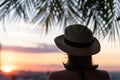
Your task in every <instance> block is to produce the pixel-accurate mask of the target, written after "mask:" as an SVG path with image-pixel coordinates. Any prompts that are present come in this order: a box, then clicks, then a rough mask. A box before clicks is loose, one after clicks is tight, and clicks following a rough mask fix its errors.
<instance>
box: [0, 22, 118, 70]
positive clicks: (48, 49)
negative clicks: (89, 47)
mask: <svg viewBox="0 0 120 80" xmlns="http://www.w3.org/2000/svg"><path fill="white" fill-rule="evenodd" d="M4 28H5V30H3V29H4ZM34 28H35V27H34V25H32V24H27V23H8V24H5V26H3V25H2V23H0V42H1V45H2V49H1V62H2V69H4V68H5V67H6V66H7V67H10V68H11V70H23V71H54V70H63V69H64V67H63V63H65V62H66V61H67V56H66V53H64V52H62V51H61V50H59V49H58V48H57V46H56V45H55V43H54V38H55V37H56V36H58V35H61V34H63V29H62V28H59V27H58V26H56V27H55V28H54V29H51V30H50V31H49V32H48V33H47V34H46V33H44V32H43V33H42V34H41V33H40V32H39V29H41V26H37V28H36V29H34ZM43 31H44V30H43ZM116 43H117V44H116V46H115V45H111V44H110V43H108V41H107V40H100V44H101V51H100V52H99V54H96V55H94V56H93V63H94V64H98V65H99V68H100V69H106V70H108V71H120V68H119V67H120V49H119V44H118V42H116Z"/></svg>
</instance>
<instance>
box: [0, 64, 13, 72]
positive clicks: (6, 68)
mask: <svg viewBox="0 0 120 80" xmlns="http://www.w3.org/2000/svg"><path fill="white" fill-rule="evenodd" d="M2 71H3V72H6V73H9V72H12V68H11V67H9V66H4V67H2Z"/></svg>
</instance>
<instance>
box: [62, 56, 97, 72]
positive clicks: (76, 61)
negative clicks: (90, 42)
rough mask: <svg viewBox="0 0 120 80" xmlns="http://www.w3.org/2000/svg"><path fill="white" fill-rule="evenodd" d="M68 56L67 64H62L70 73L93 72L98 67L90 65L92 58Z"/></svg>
mask: <svg viewBox="0 0 120 80" xmlns="http://www.w3.org/2000/svg"><path fill="white" fill-rule="evenodd" d="M67 55H68V61H67V63H63V65H64V67H65V68H66V69H67V70H70V71H73V70H75V71H78V70H81V69H82V70H95V69H96V68H97V67H98V65H93V64H92V56H73V55H70V54H67Z"/></svg>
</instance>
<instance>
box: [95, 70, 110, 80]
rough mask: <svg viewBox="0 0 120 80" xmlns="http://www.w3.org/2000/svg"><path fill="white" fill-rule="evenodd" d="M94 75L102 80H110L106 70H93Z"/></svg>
mask: <svg viewBox="0 0 120 80" xmlns="http://www.w3.org/2000/svg"><path fill="white" fill-rule="evenodd" d="M94 74H96V76H97V75H98V76H100V77H101V78H103V79H104V80H110V76H109V73H108V72H107V71H106V70H95V71H94Z"/></svg>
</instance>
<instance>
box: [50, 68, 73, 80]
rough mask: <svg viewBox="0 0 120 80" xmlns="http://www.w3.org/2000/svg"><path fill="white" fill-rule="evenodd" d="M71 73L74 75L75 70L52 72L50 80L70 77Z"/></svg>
mask: <svg viewBox="0 0 120 80" xmlns="http://www.w3.org/2000/svg"><path fill="white" fill-rule="evenodd" d="M71 73H72V74H71ZM70 75H74V72H71V71H69V70H61V71H55V72H51V73H50V74H49V77H48V80H59V79H61V78H62V79H63V78H65V77H68V76H70ZM63 80H64V79H63Z"/></svg>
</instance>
